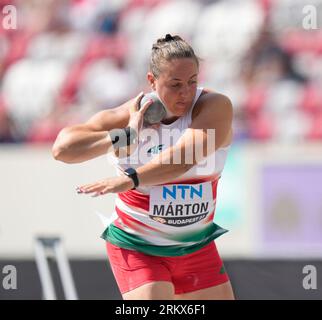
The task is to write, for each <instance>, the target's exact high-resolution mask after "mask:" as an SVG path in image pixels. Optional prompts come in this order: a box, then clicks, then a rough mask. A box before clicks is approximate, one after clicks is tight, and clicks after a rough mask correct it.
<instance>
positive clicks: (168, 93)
mask: <svg viewBox="0 0 322 320" xmlns="http://www.w3.org/2000/svg"><path fill="white" fill-rule="evenodd" d="M197 77H198V66H197V63H196V61H195V60H194V59H191V58H181V59H172V60H171V61H166V62H163V63H162V69H161V73H160V75H159V77H158V78H157V79H156V78H155V77H154V76H153V75H152V73H150V72H149V73H148V80H149V82H150V85H151V88H152V89H153V90H156V91H157V93H158V95H159V97H160V98H161V100H162V101H163V102H164V103H165V105H166V106H167V108H168V109H169V111H170V112H172V113H173V114H174V115H175V116H178V117H180V116H182V115H184V114H185V113H186V112H187V111H188V110H189V109H190V108H191V106H192V102H193V100H194V98H195V95H196V91H197Z"/></svg>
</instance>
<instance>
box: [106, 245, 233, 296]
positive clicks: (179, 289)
mask: <svg viewBox="0 0 322 320" xmlns="http://www.w3.org/2000/svg"><path fill="white" fill-rule="evenodd" d="M106 247H107V254H108V258H109V261H110V265H111V268H112V271H113V274H114V277H115V279H116V282H117V284H118V287H119V289H120V291H121V293H122V294H123V293H125V292H128V291H131V290H133V289H135V288H137V287H140V286H141V285H143V284H146V283H148V282H154V281H169V282H172V283H173V285H174V288H175V294H181V293H186V292H192V291H196V290H200V289H205V288H209V287H212V286H216V285H219V284H222V283H224V282H227V281H229V278H228V275H227V273H226V272H225V269H224V266H223V263H222V260H221V258H220V257H219V254H218V251H217V248H216V244H215V242H214V241H212V242H211V243H209V244H208V245H206V246H204V247H203V248H201V249H199V250H198V251H195V252H193V253H189V254H186V255H183V256H178V257H159V256H151V255H147V254H144V253H141V252H138V251H134V250H128V249H123V248H120V247H117V246H115V245H113V244H111V243H110V242H106Z"/></svg>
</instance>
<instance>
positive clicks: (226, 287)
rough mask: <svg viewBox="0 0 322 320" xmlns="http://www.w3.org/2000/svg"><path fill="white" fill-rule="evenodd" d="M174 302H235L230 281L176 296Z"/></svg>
mask: <svg viewBox="0 0 322 320" xmlns="http://www.w3.org/2000/svg"><path fill="white" fill-rule="evenodd" d="M174 299H175V300H235V297H234V293H233V289H232V286H231V283H230V281H228V282H225V283H222V284H220V285H218V286H213V287H210V288H206V289H201V290H196V291H192V292H187V293H182V294H176V295H175V296H174Z"/></svg>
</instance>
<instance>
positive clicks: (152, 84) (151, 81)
mask: <svg viewBox="0 0 322 320" xmlns="http://www.w3.org/2000/svg"><path fill="white" fill-rule="evenodd" d="M146 78H147V79H148V82H149V84H150V87H151V89H153V90H155V80H156V79H155V77H154V75H153V74H152V72H148V73H147V75H146Z"/></svg>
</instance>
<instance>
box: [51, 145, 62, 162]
mask: <svg viewBox="0 0 322 320" xmlns="http://www.w3.org/2000/svg"><path fill="white" fill-rule="evenodd" d="M51 154H52V156H53V158H54V159H55V160H60V161H62V149H61V148H58V147H53V148H52V150H51Z"/></svg>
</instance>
